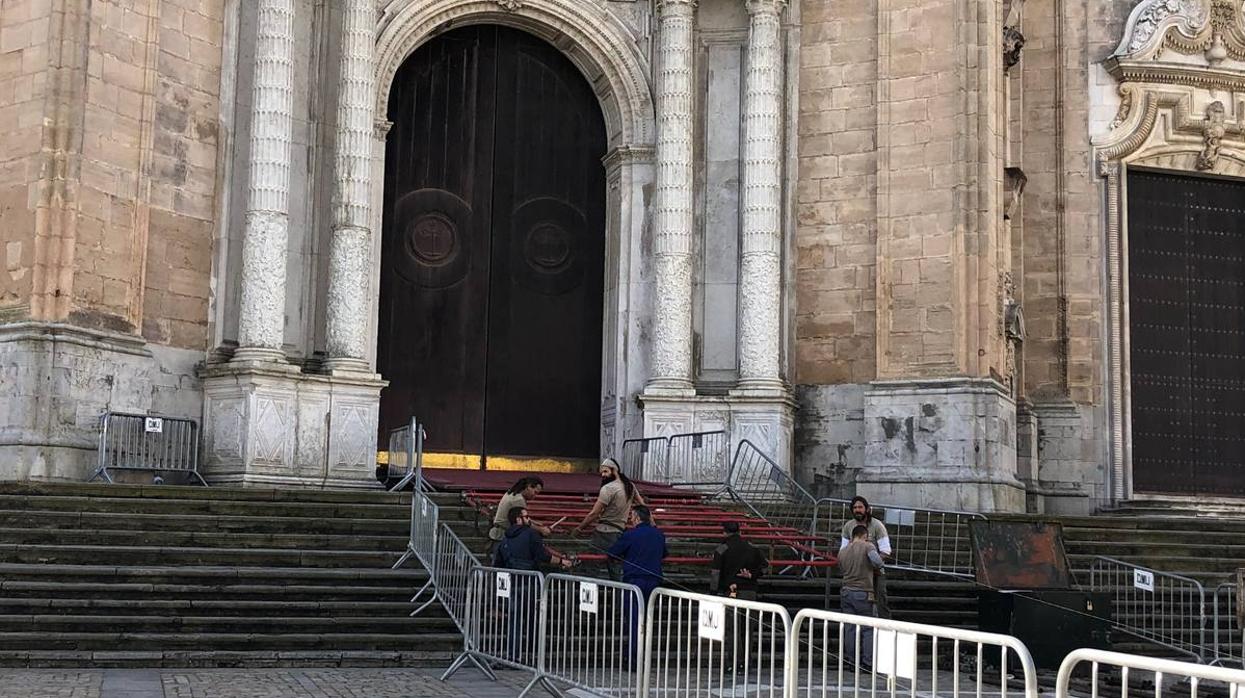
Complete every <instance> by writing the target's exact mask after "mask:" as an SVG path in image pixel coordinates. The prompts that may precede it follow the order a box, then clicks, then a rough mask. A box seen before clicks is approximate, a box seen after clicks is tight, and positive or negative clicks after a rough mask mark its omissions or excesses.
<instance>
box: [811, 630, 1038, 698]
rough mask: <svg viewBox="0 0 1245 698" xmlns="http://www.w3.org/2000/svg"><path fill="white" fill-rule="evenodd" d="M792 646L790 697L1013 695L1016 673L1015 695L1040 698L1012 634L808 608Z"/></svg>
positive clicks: (1034, 673)
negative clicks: (909, 694)
mask: <svg viewBox="0 0 1245 698" xmlns="http://www.w3.org/2000/svg"><path fill="white" fill-rule="evenodd" d="M788 647H789V648H790V650H789V652H788V657H789V668H790V672H791V674H790V677H789V679H788V682H787V685H788V686H789V687H790V689H791V690H790V693H788V694H787V698H814V697H816V698H827V697H828V696H831V695H833V696H836V697H838V696H843V695H845V694H851V695H856V696H858V695H860V694H861V693H865V694H867V695H870V696H873V695H876V694H877V693H879V692H885V693H888V694H891V695H895V694H896V693H897V692H899V691H901V690H903V691H905V692H911V694H912V695H913V696H915V695H917V694H918V693H919V694H921V695H923V696H939V695H951V696H957V697H958V696H961V695H973V696H977V697H978V698H980V697H981V696H983V695H985V694H986V693H989V694H990V695H993V694H994V692H995V691H997V692H999V694H1000V698H1007V696H1008V693H1009V690H1010V689H1011V686H1010V685H1009V684H1010V683H1012V682H1013V681H1014V679H1012V680H1011V681H1009V679H1011V675H1013V674H1014V675H1015V676H1016V677H1017V678H1019V680H1020V681H1021V686H1020V687H1019V688H1017V689H1016V690H1015V694H1016V695H1019V696H1022V697H1023V698H1038V684H1037V670H1036V668H1035V666H1034V664H1033V658H1032V657H1031V656H1030V654H1029V650H1028V648H1027V647H1025V646H1024V643H1022V642H1021V641H1020V640H1018V639H1016V638H1014V637H1012V636H1010V635H998V634H995V633H983V632H978V631H975V630H962V629H959V628H944V627H941V626H936V625H924V624H920V623H905V622H901V621H895V620H888V619H882V618H872V617H868V616H857V615H850V614H846V613H835V612H832V611H820V610H815V609H805V610H803V611H800V612H799V613H797V614H796V616H795V621H794V625H793V628H792V632H791V641H790V642H789V643H788ZM987 687H989V689H988V690H987Z"/></svg>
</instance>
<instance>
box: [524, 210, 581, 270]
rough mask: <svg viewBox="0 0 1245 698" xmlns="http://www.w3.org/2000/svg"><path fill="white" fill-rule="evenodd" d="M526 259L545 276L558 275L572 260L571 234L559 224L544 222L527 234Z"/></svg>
mask: <svg viewBox="0 0 1245 698" xmlns="http://www.w3.org/2000/svg"><path fill="white" fill-rule="evenodd" d="M524 247H525V249H524V257H525V258H526V259H527V263H528V265H529V266H531V267H532V268H533V269H535V270H536V271H538V272H540V273H543V274H556V273H558V272H559V271H561V270H562V269H563V268H565V267H566V265H567V262H568V261H570V259H571V239H570V233H568V232H567V231H566V230H564V229H563V228H562V227H561V226H559V225H558V224H557V223H553V222H551V221H543V222H541V223H538V224H537V225H536V226H535V227H533V228H532V229H531V230H529V231H528V233H527V242H526V244H525V246H524Z"/></svg>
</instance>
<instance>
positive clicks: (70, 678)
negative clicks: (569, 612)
mask: <svg viewBox="0 0 1245 698" xmlns="http://www.w3.org/2000/svg"><path fill="white" fill-rule="evenodd" d="M440 675H441V669H4V670H0V698H514V697H515V696H517V695H518V694H519V691H520V690H522V688H523V686H524V685H525V684H526V683H527V681H528V680H529V679H530V678H531V675H530V674H525V673H520V672H516V671H500V672H498V674H497V677H498V681H497V682H492V681H489V680H488V679H486V678H484V676H483V675H482V674H480V673H479V672H478V671H475V670H473V669H470V668H463V669H462V670H460V671H459V672H458V673H456V674H455V675H454V676H453V677H452V678H451V679H450V680H449V681H447V682H442V681H440V680H439V677H440Z"/></svg>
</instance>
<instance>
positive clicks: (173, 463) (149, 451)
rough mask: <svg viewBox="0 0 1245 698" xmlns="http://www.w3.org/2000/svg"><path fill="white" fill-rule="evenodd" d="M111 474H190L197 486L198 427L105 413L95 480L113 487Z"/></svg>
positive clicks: (174, 420) (185, 422) (186, 421)
mask: <svg viewBox="0 0 1245 698" xmlns="http://www.w3.org/2000/svg"><path fill="white" fill-rule="evenodd" d="M110 470H155V471H158V472H179V473H189V474H190V475H192V476H193V477H195V478H196V479H197V480H198V481H199V482H200V484H202V485H204V486H205V487H206V486H207V481H206V480H204V479H203V476H202V475H200V474H199V423H198V422H196V421H195V420H193V419H186V418H183V417H165V416H162V415H156V414H127V413H124V412H105V413H104V414H103V416H101V417H100V426H99V461H98V464H97V465H96V468H95V473H94V474H93V475H91V477H90V479H88V480H87V482H91V481H92V480H94V479H95V478H97V477H101V478H103V479H104V480H105V481H107V482H108V483H112V482H113V479H112V473H110V472H109V471H110Z"/></svg>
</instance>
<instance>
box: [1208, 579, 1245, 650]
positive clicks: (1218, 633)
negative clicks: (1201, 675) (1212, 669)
mask: <svg viewBox="0 0 1245 698" xmlns="http://www.w3.org/2000/svg"><path fill="white" fill-rule="evenodd" d="M1240 593H1241V592H1240V591H1238V590H1237V587H1236V582H1224V583H1223V584H1220V585H1219V586H1217V587H1215V598H1214V601H1212V602H1211V603H1213V604H1214V605H1215V623H1214V629H1213V630H1212V631H1211V632H1213V633H1214V634H1215V637H1214V643H1213V644H1214V647H1215V658H1214V660H1213V661H1212V663H1214V664H1224V665H1228V666H1232V665H1235V666H1239V667H1241V668H1242V669H1245V628H1242V627H1241V625H1240V624H1239V623H1238V622H1237V604H1239V603H1240V600H1239V596H1240Z"/></svg>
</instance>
